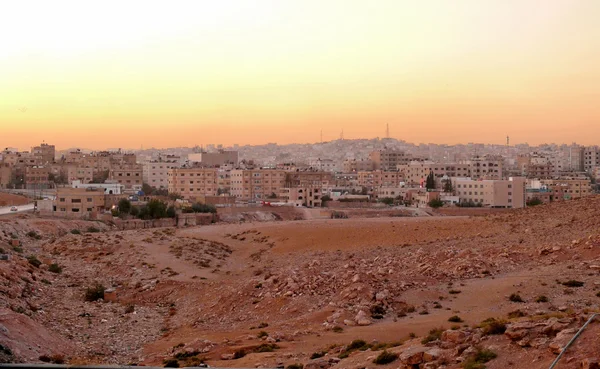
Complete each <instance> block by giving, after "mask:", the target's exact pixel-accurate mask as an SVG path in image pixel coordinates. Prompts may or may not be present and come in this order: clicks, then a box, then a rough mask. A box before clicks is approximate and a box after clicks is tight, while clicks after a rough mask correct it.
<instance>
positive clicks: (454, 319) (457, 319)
mask: <svg viewBox="0 0 600 369" xmlns="http://www.w3.org/2000/svg"><path fill="white" fill-rule="evenodd" d="M448 321H449V322H452V323H462V322H463V320H462V319H461V318H460V317H459V316H458V315H453V316H451V317H450V318H448Z"/></svg>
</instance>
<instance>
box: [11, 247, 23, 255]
mask: <svg viewBox="0 0 600 369" xmlns="http://www.w3.org/2000/svg"><path fill="white" fill-rule="evenodd" d="M13 251H14V252H18V253H19V254H21V253H23V248H22V247H19V246H14V247H13Z"/></svg>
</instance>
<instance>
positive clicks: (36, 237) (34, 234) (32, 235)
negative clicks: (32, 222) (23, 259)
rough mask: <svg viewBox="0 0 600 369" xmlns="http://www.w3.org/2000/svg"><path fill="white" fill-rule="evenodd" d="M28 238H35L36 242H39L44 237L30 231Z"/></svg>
mask: <svg viewBox="0 0 600 369" xmlns="http://www.w3.org/2000/svg"><path fill="white" fill-rule="evenodd" d="M27 236H28V237H31V238H34V239H36V240H39V239H41V238H42V236H40V235H39V234H37V232H36V231H29V232H27Z"/></svg>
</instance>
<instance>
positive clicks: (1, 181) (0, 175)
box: [0, 163, 12, 188]
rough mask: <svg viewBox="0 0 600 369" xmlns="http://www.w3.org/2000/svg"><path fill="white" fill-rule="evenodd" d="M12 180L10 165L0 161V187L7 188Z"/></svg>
mask: <svg viewBox="0 0 600 369" xmlns="http://www.w3.org/2000/svg"><path fill="white" fill-rule="evenodd" d="M11 182H12V169H11V167H10V165H8V164H5V163H0V188H8V187H9V185H10V183H11Z"/></svg>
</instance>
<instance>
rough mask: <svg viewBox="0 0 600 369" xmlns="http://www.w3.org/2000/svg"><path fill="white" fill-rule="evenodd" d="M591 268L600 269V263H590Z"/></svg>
mask: <svg viewBox="0 0 600 369" xmlns="http://www.w3.org/2000/svg"><path fill="white" fill-rule="evenodd" d="M590 269H595V270H598V269H600V265H597V264H592V265H590ZM586 360H587V359H586Z"/></svg>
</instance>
